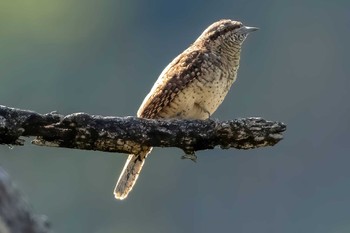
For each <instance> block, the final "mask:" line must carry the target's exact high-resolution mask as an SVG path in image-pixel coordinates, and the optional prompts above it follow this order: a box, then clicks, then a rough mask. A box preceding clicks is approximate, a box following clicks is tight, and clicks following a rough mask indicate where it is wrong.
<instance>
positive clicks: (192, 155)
mask: <svg viewBox="0 0 350 233" xmlns="http://www.w3.org/2000/svg"><path fill="white" fill-rule="evenodd" d="M181 159H190V160H192V161H193V162H197V156H196V154H195V153H194V152H193V153H186V154H185V155H183V156H181Z"/></svg>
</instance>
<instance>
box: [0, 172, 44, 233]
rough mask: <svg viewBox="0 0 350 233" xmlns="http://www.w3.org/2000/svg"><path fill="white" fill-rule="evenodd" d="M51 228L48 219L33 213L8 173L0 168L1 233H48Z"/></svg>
mask: <svg viewBox="0 0 350 233" xmlns="http://www.w3.org/2000/svg"><path fill="white" fill-rule="evenodd" d="M49 228H50V226H49V223H48V221H47V218H46V217H45V216H39V215H34V214H32V213H31V208H30V207H29V206H28V204H27V203H26V202H25V201H24V200H23V197H22V195H21V194H20V192H19V191H18V190H17V189H16V187H14V185H13V184H12V182H11V180H10V178H9V176H8V175H7V173H6V172H5V171H4V170H2V169H1V168H0V232H2V233H5V232H6V233H23V232H26V233H48V232H51V231H50V229H49Z"/></svg>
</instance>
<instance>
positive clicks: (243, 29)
mask: <svg viewBox="0 0 350 233" xmlns="http://www.w3.org/2000/svg"><path fill="white" fill-rule="evenodd" d="M256 30H259V28H256V27H248V26H243V27H241V28H240V29H238V31H237V33H239V34H248V33H251V32H254V31H256Z"/></svg>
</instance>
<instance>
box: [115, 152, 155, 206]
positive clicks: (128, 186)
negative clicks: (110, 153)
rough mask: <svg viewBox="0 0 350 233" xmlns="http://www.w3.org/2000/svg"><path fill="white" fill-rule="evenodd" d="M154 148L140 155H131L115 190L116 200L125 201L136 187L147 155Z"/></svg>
mask: <svg viewBox="0 0 350 233" xmlns="http://www.w3.org/2000/svg"><path fill="white" fill-rule="evenodd" d="M151 150H152V148H150V149H148V150H144V151H142V152H140V153H139V154H135V155H134V154H130V155H129V157H128V159H127V160H126V163H125V165H124V168H123V171H122V173H121V174H120V176H119V179H118V182H117V184H116V186H115V188H114V196H115V198H116V199H119V200H123V199H124V198H126V197H127V196H128V194H129V192H130V191H131V190H132V188H133V187H134V185H135V183H136V180H137V178H138V177H139V174H140V172H141V169H142V166H143V164H144V163H145V160H146V157H147V155H148V154H149V153H150V152H151Z"/></svg>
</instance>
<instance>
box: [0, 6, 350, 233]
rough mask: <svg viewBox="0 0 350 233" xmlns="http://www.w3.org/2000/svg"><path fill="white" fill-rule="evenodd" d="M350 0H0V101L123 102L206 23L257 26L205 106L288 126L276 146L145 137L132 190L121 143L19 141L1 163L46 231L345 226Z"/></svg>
mask: <svg viewBox="0 0 350 233" xmlns="http://www.w3.org/2000/svg"><path fill="white" fill-rule="evenodd" d="M349 9H350V1H345V0H343V1H342V0H338V1H325V0H323V1H322V0H314V1H312V0H310V1H298V0H296V1H292V0H290V1H272V0H267V1H260V0H255V1H243V0H238V1H219V0H217V1H185V0H183V1H180V0H178V1H160V0H158V1H141V0H138V1H117V0H100V1H93V0H60V1H49V0H32V1H19V0H12V1H2V2H1V3H0V51H1V52H0V81H1V82H0V100H1V101H0V104H3V105H6V106H11V107H17V108H24V109H31V110H35V111H38V112H41V113H46V112H50V111H53V110H57V111H59V112H60V113H62V114H69V113H73V112H80V111H82V112H87V113H91V114H101V115H114V116H127V115H135V113H136V111H137V109H138V107H139V105H140V104H141V102H142V100H143V98H144V96H145V95H146V94H147V93H148V91H149V90H150V88H151V87H152V85H153V83H154V81H155V80H156V78H157V77H158V75H159V74H160V72H161V71H162V69H163V68H164V67H165V66H166V65H167V64H168V63H169V62H170V61H171V60H172V59H173V58H174V57H175V56H176V55H177V54H179V53H180V52H182V51H183V50H184V49H185V48H187V46H188V45H189V44H190V43H192V42H193V41H194V40H195V39H196V38H197V36H198V35H199V34H200V33H201V32H202V31H203V30H204V29H205V28H206V27H207V26H208V25H210V24H211V23H213V22H214V21H216V20H219V19H222V18H230V19H238V20H240V21H242V22H243V23H245V24H246V25H249V26H257V27H260V28H261V29H260V30H259V31H258V32H256V33H254V34H252V35H250V36H249V38H248V39H247V40H246V42H245V44H244V48H243V53H242V59H241V68H240V70H239V74H238V80H237V82H236V83H235V85H234V86H233V88H232V89H231V91H230V93H229V94H228V96H227V97H226V99H225V101H224V103H223V104H222V105H221V106H220V108H219V109H218V110H217V112H216V113H215V114H214V116H213V117H214V118H219V119H222V120H224V119H234V118H237V117H247V116H261V117H264V118H266V119H269V120H279V121H283V122H285V123H286V124H287V125H288V129H287V132H286V133H285V139H284V140H283V141H282V142H280V143H279V144H278V145H276V146H275V147H270V148H262V149H256V150H250V151H240V150H221V149H215V150H209V151H203V152H199V153H198V157H199V158H198V162H197V163H196V164H195V163H193V162H191V161H184V160H181V159H180V157H181V155H182V154H183V152H182V151H181V150H179V149H169V148H163V149H160V148H156V149H154V150H153V153H152V154H151V155H150V156H149V158H148V159H147V162H146V165H145V168H144V170H143V172H142V175H141V176H140V179H139V180H138V183H137V185H136V187H135V188H134V190H133V192H132V193H131V194H130V195H129V197H128V198H127V199H126V200H125V201H117V200H115V199H114V197H113V193H112V190H113V188H114V185H115V182H116V180H117V178H118V176H119V173H120V172H121V169H122V167H123V165H124V162H125V160H126V158H127V156H126V155H121V154H111V153H102V152H90V151H79V150H69V149H55V148H44V147H37V146H32V145H28V146H25V147H15V148H13V149H10V148H8V147H6V146H2V147H0V154H1V157H0V162H1V166H2V167H3V168H5V169H6V170H7V171H8V172H9V174H10V175H11V177H12V178H13V180H14V181H15V182H16V184H17V186H18V187H19V188H20V189H21V191H22V192H23V193H24V194H25V195H26V197H27V198H28V200H29V201H30V203H31V204H32V206H33V209H34V211H35V212H37V213H44V214H46V215H47V216H48V217H49V219H50V221H51V222H52V223H53V228H54V229H55V231H56V232H67V233H70V232H72V233H73V232H94V233H109V232H145V233H146V232H167V233H170V232H203V233H205V232H210V233H212V232H240V233H241V232H243V233H245V232H247V233H251V232H259V233H265V232H266V233H280V232H284V233H295V232H298V233H300V232H305V233H310V232H318V233H330V232H331V233H343V232H344V233H347V232H350V180H349V178H350V169H349V164H350V144H349V138H350V137H349V130H350V124H349V117H350V105H349V98H350V94H349V87H350V85H349V84H350V81H349V71H350V68H349V67H350V65H349V41H350V30H349V28H350V13H349Z"/></svg>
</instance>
